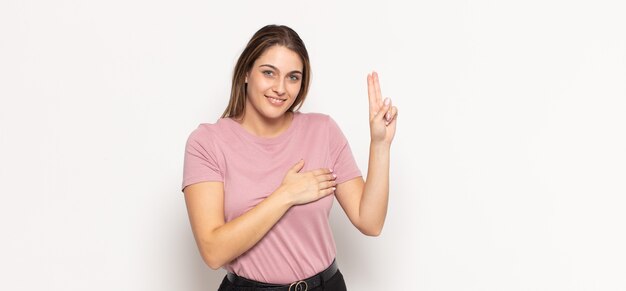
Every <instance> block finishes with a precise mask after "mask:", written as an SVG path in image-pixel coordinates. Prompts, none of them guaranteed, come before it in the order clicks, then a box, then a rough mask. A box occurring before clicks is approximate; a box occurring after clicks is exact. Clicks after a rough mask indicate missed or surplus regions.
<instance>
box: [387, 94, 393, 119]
mask: <svg viewBox="0 0 626 291" xmlns="http://www.w3.org/2000/svg"><path fill="white" fill-rule="evenodd" d="M391 109H393V105H392V102H391V99H389V109H388V110H387V113H385V121H387V122H389V120H390V119H391Z"/></svg>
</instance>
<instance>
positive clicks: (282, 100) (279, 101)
mask: <svg viewBox="0 0 626 291" xmlns="http://www.w3.org/2000/svg"><path fill="white" fill-rule="evenodd" d="M265 98H267V99H268V100H269V101H270V102H271V103H273V104H282V103H283V102H285V101H287V99H280V98H275V97H268V96H265Z"/></svg>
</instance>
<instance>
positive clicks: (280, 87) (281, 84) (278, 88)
mask: <svg viewBox="0 0 626 291" xmlns="http://www.w3.org/2000/svg"><path fill="white" fill-rule="evenodd" d="M272 90H273V91H274V93H276V94H277V95H278V96H282V95H284V94H285V80H283V79H282V78H278V81H276V83H275V84H274V88H272Z"/></svg>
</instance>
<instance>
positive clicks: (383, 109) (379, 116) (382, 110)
mask: <svg viewBox="0 0 626 291" xmlns="http://www.w3.org/2000/svg"><path fill="white" fill-rule="evenodd" d="M390 107H391V99H389V97H387V98H385V101H384V102H383V106H381V107H380V110H378V112H377V113H376V116H374V119H375V120H382V119H383V118H385V119H386V115H387V112H389V108H390Z"/></svg>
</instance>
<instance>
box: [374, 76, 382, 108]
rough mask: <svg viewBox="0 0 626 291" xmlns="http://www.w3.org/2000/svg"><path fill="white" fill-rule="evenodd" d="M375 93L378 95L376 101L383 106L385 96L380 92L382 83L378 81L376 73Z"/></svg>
mask: <svg viewBox="0 0 626 291" xmlns="http://www.w3.org/2000/svg"><path fill="white" fill-rule="evenodd" d="M374 92H375V94H376V100H378V104H379V105H382V104H381V103H382V102H383V94H382V93H381V92H380V81H379V80H378V73H376V72H374Z"/></svg>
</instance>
